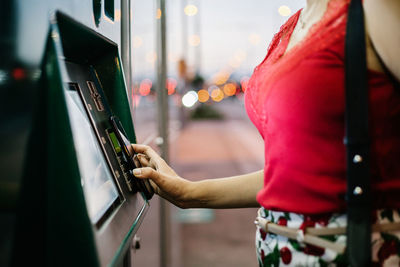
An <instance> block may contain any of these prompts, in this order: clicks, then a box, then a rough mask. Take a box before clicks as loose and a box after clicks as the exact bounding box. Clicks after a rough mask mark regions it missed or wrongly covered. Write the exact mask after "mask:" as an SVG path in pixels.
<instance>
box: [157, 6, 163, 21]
mask: <svg viewBox="0 0 400 267" xmlns="http://www.w3.org/2000/svg"><path fill="white" fill-rule="evenodd" d="M161 15H162V13H161V9H159V8H157V13H156V19H160V18H161Z"/></svg>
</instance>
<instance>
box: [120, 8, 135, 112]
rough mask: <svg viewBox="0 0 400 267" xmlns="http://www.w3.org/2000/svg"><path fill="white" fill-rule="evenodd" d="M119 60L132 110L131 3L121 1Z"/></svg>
mask: <svg viewBox="0 0 400 267" xmlns="http://www.w3.org/2000/svg"><path fill="white" fill-rule="evenodd" d="M121 59H122V64H123V70H124V76H125V82H126V89H127V92H126V93H127V94H128V100H129V103H130V104H131V110H132V108H133V103H131V101H132V99H131V98H130V97H129V96H131V95H132V81H131V78H132V77H131V74H132V72H131V70H132V66H131V64H132V63H131V1H130V0H121Z"/></svg>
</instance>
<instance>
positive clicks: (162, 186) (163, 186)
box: [132, 144, 192, 208]
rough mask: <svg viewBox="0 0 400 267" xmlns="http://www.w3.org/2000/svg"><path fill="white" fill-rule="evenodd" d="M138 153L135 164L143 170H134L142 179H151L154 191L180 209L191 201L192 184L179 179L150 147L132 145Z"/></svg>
mask: <svg viewBox="0 0 400 267" xmlns="http://www.w3.org/2000/svg"><path fill="white" fill-rule="evenodd" d="M132 149H133V150H135V151H136V153H137V155H136V156H135V159H134V160H135V162H138V161H139V162H140V165H141V166H142V167H141V168H136V169H134V170H133V173H134V175H135V176H136V177H137V178H140V179H150V182H151V185H152V186H153V188H154V191H155V193H156V194H158V195H159V196H161V197H163V198H165V199H167V200H168V201H170V202H171V203H173V204H174V205H176V206H178V207H180V208H186V206H185V204H186V202H187V201H188V200H189V199H190V197H189V195H190V191H191V190H190V187H191V184H192V183H191V182H190V181H188V180H185V179H183V178H181V177H179V176H178V175H177V174H176V172H175V171H174V170H173V169H172V168H171V167H170V166H168V164H167V163H166V162H165V161H164V160H163V159H162V158H161V157H160V156H159V155H158V154H157V153H156V152H155V151H154V150H153V149H152V148H151V147H149V146H146V145H137V144H132Z"/></svg>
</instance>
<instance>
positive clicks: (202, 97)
mask: <svg viewBox="0 0 400 267" xmlns="http://www.w3.org/2000/svg"><path fill="white" fill-rule="evenodd" d="M197 95H198V98H199V102H201V103H204V102H207V101H208V99H210V95H209V94H208V91H207V90H204V89H201V90H199V91H198V92H197Z"/></svg>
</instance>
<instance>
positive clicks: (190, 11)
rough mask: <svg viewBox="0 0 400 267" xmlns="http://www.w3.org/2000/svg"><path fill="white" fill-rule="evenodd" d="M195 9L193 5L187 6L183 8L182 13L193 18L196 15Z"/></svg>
mask: <svg viewBox="0 0 400 267" xmlns="http://www.w3.org/2000/svg"><path fill="white" fill-rule="evenodd" d="M197 11H198V10H197V7H196V6H195V5H187V6H185V8H184V12H185V14H186V15H188V16H194V15H196V14H197Z"/></svg>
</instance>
